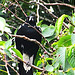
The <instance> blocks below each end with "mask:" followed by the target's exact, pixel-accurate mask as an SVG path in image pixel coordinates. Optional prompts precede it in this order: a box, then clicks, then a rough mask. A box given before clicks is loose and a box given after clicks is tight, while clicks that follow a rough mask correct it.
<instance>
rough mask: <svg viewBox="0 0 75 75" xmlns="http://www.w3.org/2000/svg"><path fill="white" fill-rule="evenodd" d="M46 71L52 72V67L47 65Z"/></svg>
mask: <svg viewBox="0 0 75 75" xmlns="http://www.w3.org/2000/svg"><path fill="white" fill-rule="evenodd" d="M46 70H47V71H49V72H52V71H53V70H54V68H53V66H52V65H49V64H48V65H47V66H46Z"/></svg>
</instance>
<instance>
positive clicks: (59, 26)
mask: <svg viewBox="0 0 75 75" xmlns="http://www.w3.org/2000/svg"><path fill="white" fill-rule="evenodd" d="M66 17H68V15H65V14H63V15H62V16H61V17H59V18H58V19H57V21H56V23H55V31H56V35H59V33H60V31H61V29H62V24H63V21H64V19H65V18H66Z"/></svg>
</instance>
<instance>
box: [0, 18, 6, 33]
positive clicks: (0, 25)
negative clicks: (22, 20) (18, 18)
mask: <svg viewBox="0 0 75 75" xmlns="http://www.w3.org/2000/svg"><path fill="white" fill-rule="evenodd" d="M5 25H6V21H5V19H4V18H2V17H0V30H1V31H2V33H3V31H4V29H5Z"/></svg>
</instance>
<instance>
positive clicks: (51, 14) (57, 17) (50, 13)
mask: <svg viewBox="0 0 75 75" xmlns="http://www.w3.org/2000/svg"><path fill="white" fill-rule="evenodd" d="M30 3H36V4H39V5H40V6H42V7H43V8H44V9H45V10H47V11H48V13H49V14H50V15H51V16H52V17H54V18H56V19H57V18H58V17H57V16H56V15H54V14H53V13H52V12H50V11H49V9H48V8H47V7H46V6H44V5H43V4H42V3H38V2H36V1H30Z"/></svg>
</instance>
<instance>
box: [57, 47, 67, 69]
mask: <svg viewBox="0 0 75 75" xmlns="http://www.w3.org/2000/svg"><path fill="white" fill-rule="evenodd" d="M65 53H66V47H60V48H59V49H58V50H57V53H56V55H57V59H58V60H57V61H58V62H59V63H60V64H61V65H62V66H63V69H64V68H65V61H66V55H65Z"/></svg>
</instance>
